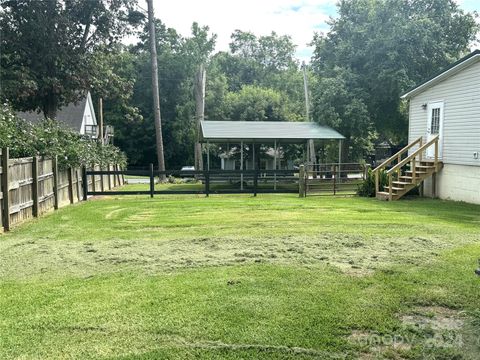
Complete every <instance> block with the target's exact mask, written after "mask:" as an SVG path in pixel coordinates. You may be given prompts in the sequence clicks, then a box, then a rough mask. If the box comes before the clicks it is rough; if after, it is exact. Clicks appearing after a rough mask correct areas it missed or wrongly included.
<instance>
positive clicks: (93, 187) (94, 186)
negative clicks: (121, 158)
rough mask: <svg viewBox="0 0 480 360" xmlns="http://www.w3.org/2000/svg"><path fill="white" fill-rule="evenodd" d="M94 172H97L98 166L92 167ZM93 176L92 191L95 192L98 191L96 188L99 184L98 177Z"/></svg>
mask: <svg viewBox="0 0 480 360" xmlns="http://www.w3.org/2000/svg"><path fill="white" fill-rule="evenodd" d="M92 170H93V171H95V170H96V166H95V165H93V166H92ZM91 176H92V179H93V180H92V191H93V192H95V191H96V190H97V186H96V184H95V183H96V182H97V175H95V174H94V175H91Z"/></svg>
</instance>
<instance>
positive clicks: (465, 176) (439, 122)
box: [402, 50, 480, 204]
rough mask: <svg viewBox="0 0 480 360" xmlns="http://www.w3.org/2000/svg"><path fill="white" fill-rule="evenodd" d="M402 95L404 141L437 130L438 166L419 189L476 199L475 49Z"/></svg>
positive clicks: (478, 79)
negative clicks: (406, 126) (406, 106)
mask: <svg viewBox="0 0 480 360" xmlns="http://www.w3.org/2000/svg"><path fill="white" fill-rule="evenodd" d="M402 99H407V100H409V130H408V139H409V142H410V143H411V142H412V141H414V140H415V139H417V138H419V137H420V136H423V138H424V141H429V140H430V139H432V138H433V137H434V136H436V135H438V136H439V142H438V156H439V159H440V160H441V161H442V162H443V169H442V170H440V171H439V172H438V174H437V176H436V179H435V180H434V179H432V178H430V179H426V180H425V182H424V195H426V196H435V195H436V196H438V197H440V198H442V199H451V200H459V201H466V202H471V203H477V204H480V50H476V51H474V52H472V53H471V54H469V55H467V56H465V57H464V58H462V59H460V60H459V61H457V62H456V63H454V64H452V65H451V66H449V67H448V68H446V69H445V70H443V71H442V72H441V73H439V74H437V75H436V76H434V77H433V78H431V79H428V80H427V81H425V82H423V83H422V84H420V85H418V86H416V87H415V88H413V89H411V90H410V91H408V92H407V93H406V94H404V95H402ZM433 151H434V147H433V146H432V147H430V148H429V149H427V151H426V154H425V155H426V158H432V157H433V156H434V154H433ZM434 181H435V183H434Z"/></svg>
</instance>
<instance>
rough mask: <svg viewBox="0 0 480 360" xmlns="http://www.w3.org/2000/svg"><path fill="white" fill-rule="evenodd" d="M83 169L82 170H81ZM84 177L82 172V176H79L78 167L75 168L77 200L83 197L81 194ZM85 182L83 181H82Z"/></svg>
mask: <svg viewBox="0 0 480 360" xmlns="http://www.w3.org/2000/svg"><path fill="white" fill-rule="evenodd" d="M80 171H81V170H80ZM81 179H82V174H80V178H78V169H75V181H76V183H75V184H76V185H77V200H78V201H80V200H81V199H83V197H82V196H80V180H81ZM82 183H83V182H82ZM82 189H83V185H82ZM87 190H88V182H87Z"/></svg>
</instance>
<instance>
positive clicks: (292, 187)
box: [84, 166, 299, 197]
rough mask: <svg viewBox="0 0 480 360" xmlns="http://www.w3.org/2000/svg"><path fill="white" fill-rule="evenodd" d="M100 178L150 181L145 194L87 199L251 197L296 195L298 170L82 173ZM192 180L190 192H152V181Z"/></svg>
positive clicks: (127, 192) (95, 192) (128, 192)
mask: <svg viewBox="0 0 480 360" xmlns="http://www.w3.org/2000/svg"><path fill="white" fill-rule="evenodd" d="M102 175H122V176H129V175H130V176H143V177H148V178H149V184H148V185H149V188H148V190H147V189H145V190H125V191H99V190H96V189H93V190H88V189H87V190H86V191H85V194H86V195H150V196H151V197H153V196H154V195H155V194H204V195H206V196H208V195H210V194H253V195H254V196H256V195H257V194H260V193H298V182H299V172H298V170H209V171H207V170H203V171H195V170H167V171H157V170H155V169H154V168H153V166H150V169H124V170H85V171H84V177H85V182H86V181H87V178H88V177H92V176H102ZM171 176H172V177H176V178H184V179H188V178H191V179H195V180H196V181H197V182H196V183H194V184H193V186H192V187H195V188H194V189H192V188H187V189H179V190H169V189H166V190H157V189H155V177H167V178H168V177H171Z"/></svg>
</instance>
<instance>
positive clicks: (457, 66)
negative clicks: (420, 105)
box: [400, 50, 480, 99]
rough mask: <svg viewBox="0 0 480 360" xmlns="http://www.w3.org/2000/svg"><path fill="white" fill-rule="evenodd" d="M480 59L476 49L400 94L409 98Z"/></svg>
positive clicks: (479, 51) (479, 53)
mask: <svg viewBox="0 0 480 360" xmlns="http://www.w3.org/2000/svg"><path fill="white" fill-rule="evenodd" d="M477 61H480V50H475V51H473V52H471V53H470V54H468V55H467V56H465V57H463V58H461V59H460V60H458V61H456V62H454V63H453V64H451V65H450V66H448V67H447V68H445V69H443V70H442V71H440V72H439V73H437V74H435V75H434V76H432V77H431V78H429V79H427V80H425V81H423V82H422V83H420V84H418V85H416V86H414V87H413V88H411V89H409V90H408V91H407V92H406V93H404V94H403V95H401V96H400V98H401V99H409V98H411V97H413V96H415V95H417V94H419V93H421V92H423V91H424V90H426V89H428V88H430V87H432V86H434V85H436V84H438V83H439V82H441V81H443V80H445V79H447V78H449V77H450V76H452V75H455V74H456V73H458V72H459V71H460V70H463V69H464V68H466V67H468V66H470V65H471V64H473V63H475V62H477Z"/></svg>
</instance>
